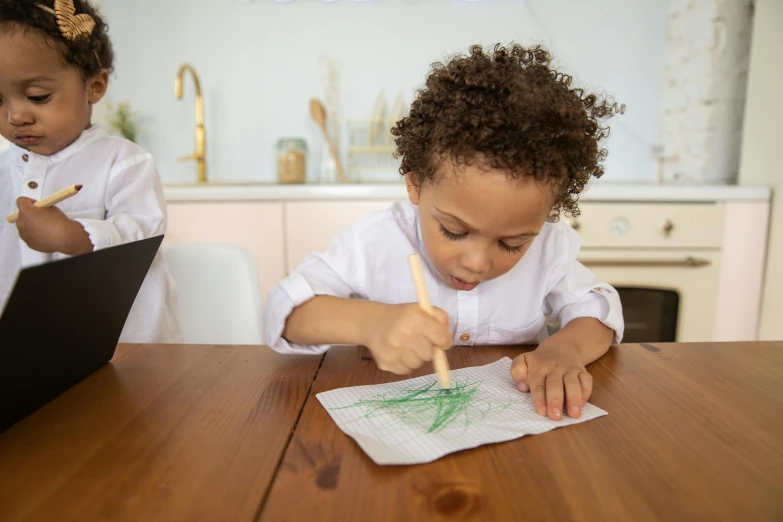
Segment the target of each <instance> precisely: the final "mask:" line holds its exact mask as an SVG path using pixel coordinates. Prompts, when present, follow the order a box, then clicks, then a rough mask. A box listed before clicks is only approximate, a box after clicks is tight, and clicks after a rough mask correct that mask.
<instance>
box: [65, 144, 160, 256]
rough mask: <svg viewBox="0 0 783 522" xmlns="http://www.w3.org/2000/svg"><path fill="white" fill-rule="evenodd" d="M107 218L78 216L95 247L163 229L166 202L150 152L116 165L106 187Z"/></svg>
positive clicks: (103, 246) (132, 239)
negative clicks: (80, 217)
mask: <svg viewBox="0 0 783 522" xmlns="http://www.w3.org/2000/svg"><path fill="white" fill-rule="evenodd" d="M104 204H105V207H106V219H77V220H76V221H77V222H79V223H81V225H82V226H83V227H84V230H86V231H87V234H89V236H90V241H91V242H92V244H93V245H94V246H95V250H100V249H103V248H108V247H113V246H117V245H121V244H124V243H130V242H133V241H139V240H142V239H148V238H150V237H155V236H159V235H161V234H163V233H164V232H165V231H166V202H165V199H164V197H163V188H162V187H161V183H160V178H159V176H158V171H157V170H156V169H155V164H154V162H153V159H152V156H151V155H150V154H149V153H147V152H144V153H140V154H137V155H135V156H133V157H131V158H128V159H127V160H125V161H123V162H122V163H120V164H118V165H116V166H115V167H114V168H113V169H112V172H111V173H110V174H109V182H108V185H107V188H106V201H105V203H104Z"/></svg>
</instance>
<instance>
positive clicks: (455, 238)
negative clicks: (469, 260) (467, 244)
mask: <svg viewBox="0 0 783 522" xmlns="http://www.w3.org/2000/svg"><path fill="white" fill-rule="evenodd" d="M438 225H439V226H440V231H441V232H442V233H443V235H444V236H446V237H447V238H448V239H450V240H452V241H459V240H460V239H465V238H466V237H468V235H467V234H455V233H454V232H451V231H449V230H446V227H444V226H443V224H442V223H438Z"/></svg>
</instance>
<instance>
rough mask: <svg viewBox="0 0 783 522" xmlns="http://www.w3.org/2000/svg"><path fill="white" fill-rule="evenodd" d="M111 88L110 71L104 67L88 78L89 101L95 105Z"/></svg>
mask: <svg viewBox="0 0 783 522" xmlns="http://www.w3.org/2000/svg"><path fill="white" fill-rule="evenodd" d="M108 88H109V73H108V72H107V71H106V70H105V69H104V70H102V71H101V72H99V73H98V74H96V75H95V76H93V77H92V78H90V79H89V80H87V101H88V102H89V103H90V105H95V104H96V103H98V102H99V101H101V100H102V99H103V97H104V96H105V95H106V90H107V89H108Z"/></svg>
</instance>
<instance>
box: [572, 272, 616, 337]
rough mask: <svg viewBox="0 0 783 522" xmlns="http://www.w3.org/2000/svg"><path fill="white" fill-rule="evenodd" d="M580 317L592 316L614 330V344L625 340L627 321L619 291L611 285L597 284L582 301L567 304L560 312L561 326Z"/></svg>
mask: <svg viewBox="0 0 783 522" xmlns="http://www.w3.org/2000/svg"><path fill="white" fill-rule="evenodd" d="M579 317H592V318H594V319H598V320H599V321H601V323H602V324H603V325H604V326H606V327H607V328H610V329H611V330H612V331H614V338H613V339H612V346H617V345H618V344H620V342H622V340H623V333H624V330H625V322H624V320H623V312H622V305H621V304H620V296H619V295H618V294H617V291H616V290H615V289H614V288H612V287H611V286H609V285H596V286H594V287H593V288H592V289H591V290H590V293H589V294H588V295H587V296H585V298H584V299H582V300H581V301H579V302H577V303H574V304H571V305H568V306H566V307H565V308H564V309H563V311H562V312H561V314H560V323H561V327H564V326H565V325H566V324H568V323H569V322H571V321H573V320H574V319H578V318H579Z"/></svg>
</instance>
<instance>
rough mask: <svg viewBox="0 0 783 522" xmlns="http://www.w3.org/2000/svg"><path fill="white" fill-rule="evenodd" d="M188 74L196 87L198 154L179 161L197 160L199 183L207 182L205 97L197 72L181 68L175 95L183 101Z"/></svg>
mask: <svg viewBox="0 0 783 522" xmlns="http://www.w3.org/2000/svg"><path fill="white" fill-rule="evenodd" d="M186 72H190V75H191V76H193V83H195V85H196V152H195V153H193V154H190V155H188V156H184V157H182V158H179V161H189V160H196V168H197V169H198V182H199V183H206V182H207V164H206V140H205V133H204V97H203V96H202V94H201V82H200V81H199V79H198V74H196V70H195V69H194V68H193V67H192V66H190V65H188V64H185V65H183V66H182V67H180V68H179V72H178V73H177V78H176V80H175V81H174V94H175V95H176V96H177V99H178V100H181V99H182V79H183V77H184V76H185V73H186Z"/></svg>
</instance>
